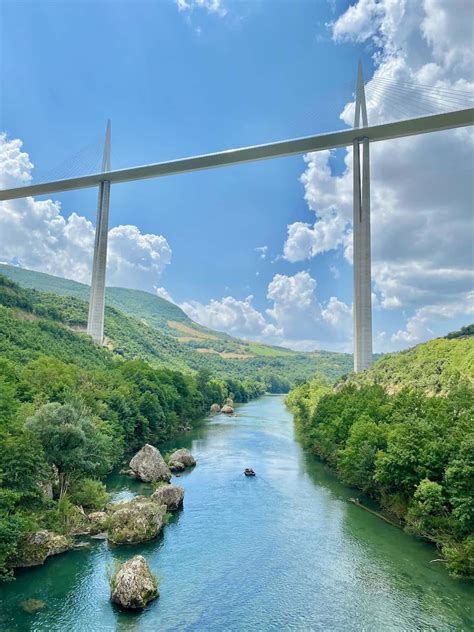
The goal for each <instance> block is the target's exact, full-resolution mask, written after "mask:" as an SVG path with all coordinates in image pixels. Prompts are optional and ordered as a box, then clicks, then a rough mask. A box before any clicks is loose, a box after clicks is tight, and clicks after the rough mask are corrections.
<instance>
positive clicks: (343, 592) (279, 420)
mask: <svg viewBox="0 0 474 632" xmlns="http://www.w3.org/2000/svg"><path fill="white" fill-rule="evenodd" d="M174 446H179V447H190V448H191V450H192V452H193V453H194V455H195V456H196V458H197V460H198V464H197V466H196V467H195V468H194V469H193V470H192V471H189V472H187V473H186V474H184V475H183V476H181V477H180V478H178V479H176V482H178V483H179V484H180V485H182V486H183V487H184V488H185V490H186V493H185V502H184V509H183V511H181V512H180V513H179V514H178V515H175V516H174V517H173V518H172V520H171V522H170V523H169V524H168V525H167V526H166V527H165V530H164V532H163V534H162V536H160V538H159V539H157V540H155V541H152V542H149V543H147V544H144V545H139V546H130V547H123V546H122V547H112V546H108V545H107V543H105V542H103V541H92V545H91V549H90V550H85V549H83V550H76V551H71V552H69V553H66V554H64V555H60V556H57V557H54V558H51V559H49V560H48V561H47V562H46V564H45V565H44V566H41V567H38V568H35V569H31V570H27V571H22V572H20V573H19V574H18V576H17V579H16V581H15V582H12V583H9V584H4V585H2V586H1V588H0V597H1V614H0V629H1V630H2V631H3V630H5V631H6V630H11V631H13V630H15V631H18V630H22V631H23V630H25V631H27V630H35V631H43V630H45V631H46V630H47V631H51V632H52V631H56V630H61V631H67V632H74V631H77V632H82V631H85V632H86V631H88V632H95V631H98V632H99V631H100V632H101V631H106V630H114V631H115V630H117V631H125V630H127V631H128V630H133V631H145V630H146V631H147V630H150V631H151V630H153V631H160V632H161V631H165V630H179V631H184V630H186V631H194V630H196V631H203V632H212V631H214V630H215V631H220V630H222V631H247V630H251V631H256V632H265V631H267V630H308V631H309V630H324V631H328V632H329V631H330V632H332V631H339V630H344V631H351V630H361V631H372V630H374V631H377V632H378V631H385V630H430V631H431V630H472V629H474V624H473V619H472V612H471V609H470V601H471V598H472V592H471V588H470V586H469V585H468V584H467V583H463V582H460V581H455V580H453V579H451V578H449V576H448V574H447V572H446V570H445V569H444V567H443V565H442V564H438V563H430V561H431V560H432V559H433V558H436V557H438V555H437V552H436V550H435V549H434V548H433V547H431V546H430V545H428V544H426V543H425V542H423V541H420V540H418V539H416V538H413V537H411V536H408V535H406V534H404V533H403V532H402V531H400V530H399V529H397V528H395V527H392V526H390V525H388V524H386V523H384V522H383V521H382V520H380V519H378V518H377V517H375V516H372V515H371V514H369V513H367V512H365V511H363V510H362V509H360V508H359V507H357V506H355V505H353V504H351V503H349V502H348V498H349V497H350V496H351V495H353V494H354V492H353V490H352V491H351V490H350V489H348V488H347V487H345V486H344V485H342V484H341V483H340V482H338V480H337V479H336V478H335V476H334V475H333V474H332V473H331V472H330V471H329V470H328V469H327V468H326V467H325V466H324V465H323V464H321V463H320V462H318V461H317V460H316V459H315V458H314V457H312V456H310V455H308V454H305V452H304V451H303V450H302V449H301V447H300V446H299V444H298V443H297V442H296V441H295V439H294V436H293V422H292V418H291V415H290V414H289V413H288V412H287V410H286V409H285V407H284V404H283V398H282V397H280V396H265V397H262V398H260V399H258V400H256V401H254V402H251V403H249V404H245V405H242V406H240V407H238V409H237V415H236V416H235V417H226V416H224V415H218V416H216V417H214V418H213V419H212V420H210V421H208V422H206V423H203V424H202V425H201V426H200V427H199V428H198V429H196V430H194V431H193V432H192V433H188V434H187V435H185V436H184V437H182V438H181V439H180V440H178V441H175V442H173V444H172V445H167V446H164V448H165V449H168V448H170V447H174ZM248 466H250V467H253V468H254V469H255V471H256V473H257V476H256V477H255V478H245V476H243V473H242V472H243V469H244V468H245V467H248ZM108 489H109V491H110V492H112V494H113V497H114V499H116V500H118V499H122V498H127V497H130V496H131V495H133V494H137V493H146V494H147V493H150V492H151V488H150V486H147V485H143V484H140V483H138V482H135V481H133V480H131V479H130V478H128V477H124V476H119V475H113V476H111V477H110V478H109V480H108ZM136 553H141V554H142V555H144V556H145V557H146V559H147V560H148V562H149V564H150V566H151V569H152V571H153V572H154V573H155V574H156V575H157V576H158V577H159V580H160V586H159V590H160V594H161V596H160V598H159V599H158V600H157V601H155V602H154V603H153V604H151V605H150V606H149V607H148V608H147V609H146V610H144V611H142V612H132V613H128V612H123V611H121V610H119V609H118V608H117V607H115V606H114V605H113V604H112V603H111V602H110V599H109V594H110V591H109V584H108V578H107V569H108V568H111V567H113V565H114V562H115V561H116V560H118V561H123V560H126V559H128V558H129V557H131V556H132V555H134V554H136ZM27 599H39V600H42V601H44V602H45V606H44V608H42V609H41V610H37V611H36V612H34V613H32V614H29V613H28V612H26V611H25V610H24V609H23V607H22V602H24V601H25V600H27Z"/></svg>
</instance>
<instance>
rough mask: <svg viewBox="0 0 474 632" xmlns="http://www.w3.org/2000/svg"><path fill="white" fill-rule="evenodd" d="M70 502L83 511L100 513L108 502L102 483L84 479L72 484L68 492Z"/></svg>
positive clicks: (107, 495)
mask: <svg viewBox="0 0 474 632" xmlns="http://www.w3.org/2000/svg"><path fill="white" fill-rule="evenodd" d="M69 496H70V499H71V502H72V503H73V504H74V505H79V506H81V507H82V508H83V509H85V511H102V510H103V509H104V507H105V505H106V504H107V503H108V502H109V494H108V493H107V490H106V487H105V485H104V483H102V482H101V481H99V480H96V479H92V478H84V479H81V480H79V481H76V482H74V483H73V484H72V485H71V489H70V490H69Z"/></svg>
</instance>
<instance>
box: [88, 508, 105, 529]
mask: <svg viewBox="0 0 474 632" xmlns="http://www.w3.org/2000/svg"><path fill="white" fill-rule="evenodd" d="M87 519H88V521H89V533H90V535H97V534H98V533H102V532H103V531H106V530H107V525H108V521H109V517H108V515H107V514H106V513H105V511H94V512H93V513H90V514H88V516H87Z"/></svg>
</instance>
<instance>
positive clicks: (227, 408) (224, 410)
mask: <svg viewBox="0 0 474 632" xmlns="http://www.w3.org/2000/svg"><path fill="white" fill-rule="evenodd" d="M221 413H225V414H226V415H233V413H234V409H233V408H232V406H229V404H226V405H225V406H222V408H221Z"/></svg>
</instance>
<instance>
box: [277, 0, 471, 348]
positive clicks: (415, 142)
mask: <svg viewBox="0 0 474 632" xmlns="http://www.w3.org/2000/svg"><path fill="white" fill-rule="evenodd" d="M473 17H474V5H473V4H472V3H469V2H464V1H462V0H452V1H451V2H449V3H446V2H443V1H442V0H424V2H404V1H398V0H397V1H394V0H377V1H376V0H358V2H357V3H356V4H354V5H352V6H350V7H349V8H348V9H347V11H345V12H344V13H343V14H342V15H341V16H340V17H339V18H338V19H337V20H336V21H335V22H334V24H333V25H332V33H333V38H334V40H335V41H353V42H359V43H361V42H367V43H369V44H370V45H371V46H372V47H374V49H375V53H374V59H375V63H376V70H375V73H374V77H373V79H372V81H373V80H376V79H377V78H378V77H380V76H382V77H393V78H394V79H397V80H403V81H410V82H414V83H420V84H426V85H431V86H434V87H437V88H443V89H449V88H456V89H463V90H473V89H474V82H473V68H474V65H473V62H474V59H473V49H472V20H473ZM380 85H381V84H379V87H378V88H377V90H378V94H379V98H377V100H375V99H374V100H373V101H370V100H369V102H368V116H369V122H370V123H372V124H374V123H379V122H383V121H386V120H390V119H393V102H392V101H391V100H390V97H389V96H387V98H384V96H385V95H386V91H385V89H384V88H383V87H380ZM370 86H371V82H369V83H368V93H369V94H370ZM353 117H354V104H353V103H348V104H347V105H346V107H345V108H344V110H343V112H342V113H341V118H342V119H343V121H344V122H345V123H346V124H348V125H352V124H353ZM473 149H474V135H473V133H472V130H471V129H469V128H466V129H457V130H450V131H445V132H438V133H436V134H430V135H426V136H415V137H411V138H406V139H397V140H392V141H389V142H388V141H387V142H384V143H374V144H373V145H371V197H372V204H371V206H372V248H373V250H372V257H373V281H374V285H375V290H376V291H377V294H378V295H379V297H380V305H381V307H382V308H383V309H392V310H393V309H399V310H404V312H403V313H405V314H406V315H407V321H406V329H405V330H400V331H399V332H397V333H396V334H394V335H393V336H392V342H393V343H397V344H399V346H403V343H407V342H410V343H414V342H418V341H420V340H423V339H425V338H426V337H429V335H431V333H430V328H431V330H432V329H433V327H432V325H433V323H435V322H436V321H437V319H438V320H442V319H443V318H445V315H444V314H445V313H449V314H452V315H454V314H459V315H460V314H467V313H468V309H469V306H470V305H471V303H470V301H471V300H472V295H471V294H470V292H471V290H472V288H473V282H474V277H473V253H472V239H473V218H472V208H473V188H472V152H473ZM330 156H331V154H330V152H319V153H317V154H309V155H308V156H306V158H305V160H306V163H307V167H306V170H305V172H304V173H303V175H302V177H301V181H302V183H303V185H304V190H305V199H306V201H307V203H308V206H309V208H310V209H311V210H312V211H314V213H315V221H314V223H313V224H308V223H303V222H295V223H294V224H291V225H290V226H288V237H287V240H286V243H285V245H284V251H283V252H284V256H285V258H286V259H287V260H289V261H292V262H296V261H304V260H307V259H310V258H311V257H314V256H317V255H318V254H320V253H323V252H327V251H330V250H334V249H339V250H340V251H341V252H343V253H344V256H345V258H346V259H347V260H348V261H349V262H352V227H351V214H352V152H348V153H347V154H346V156H345V168H344V169H343V171H342V173H341V174H337V175H336V174H334V173H332V171H331V167H330ZM454 305H458V306H459V308H458V309H457V310H454V309H453V308H452V307H453V306H454ZM446 306H450V307H449V309H447V310H446ZM401 317H402V313H401ZM421 321H422V322H423V326H419V323H420V322H421ZM430 323H431V325H430ZM405 346H406V345H405Z"/></svg>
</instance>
